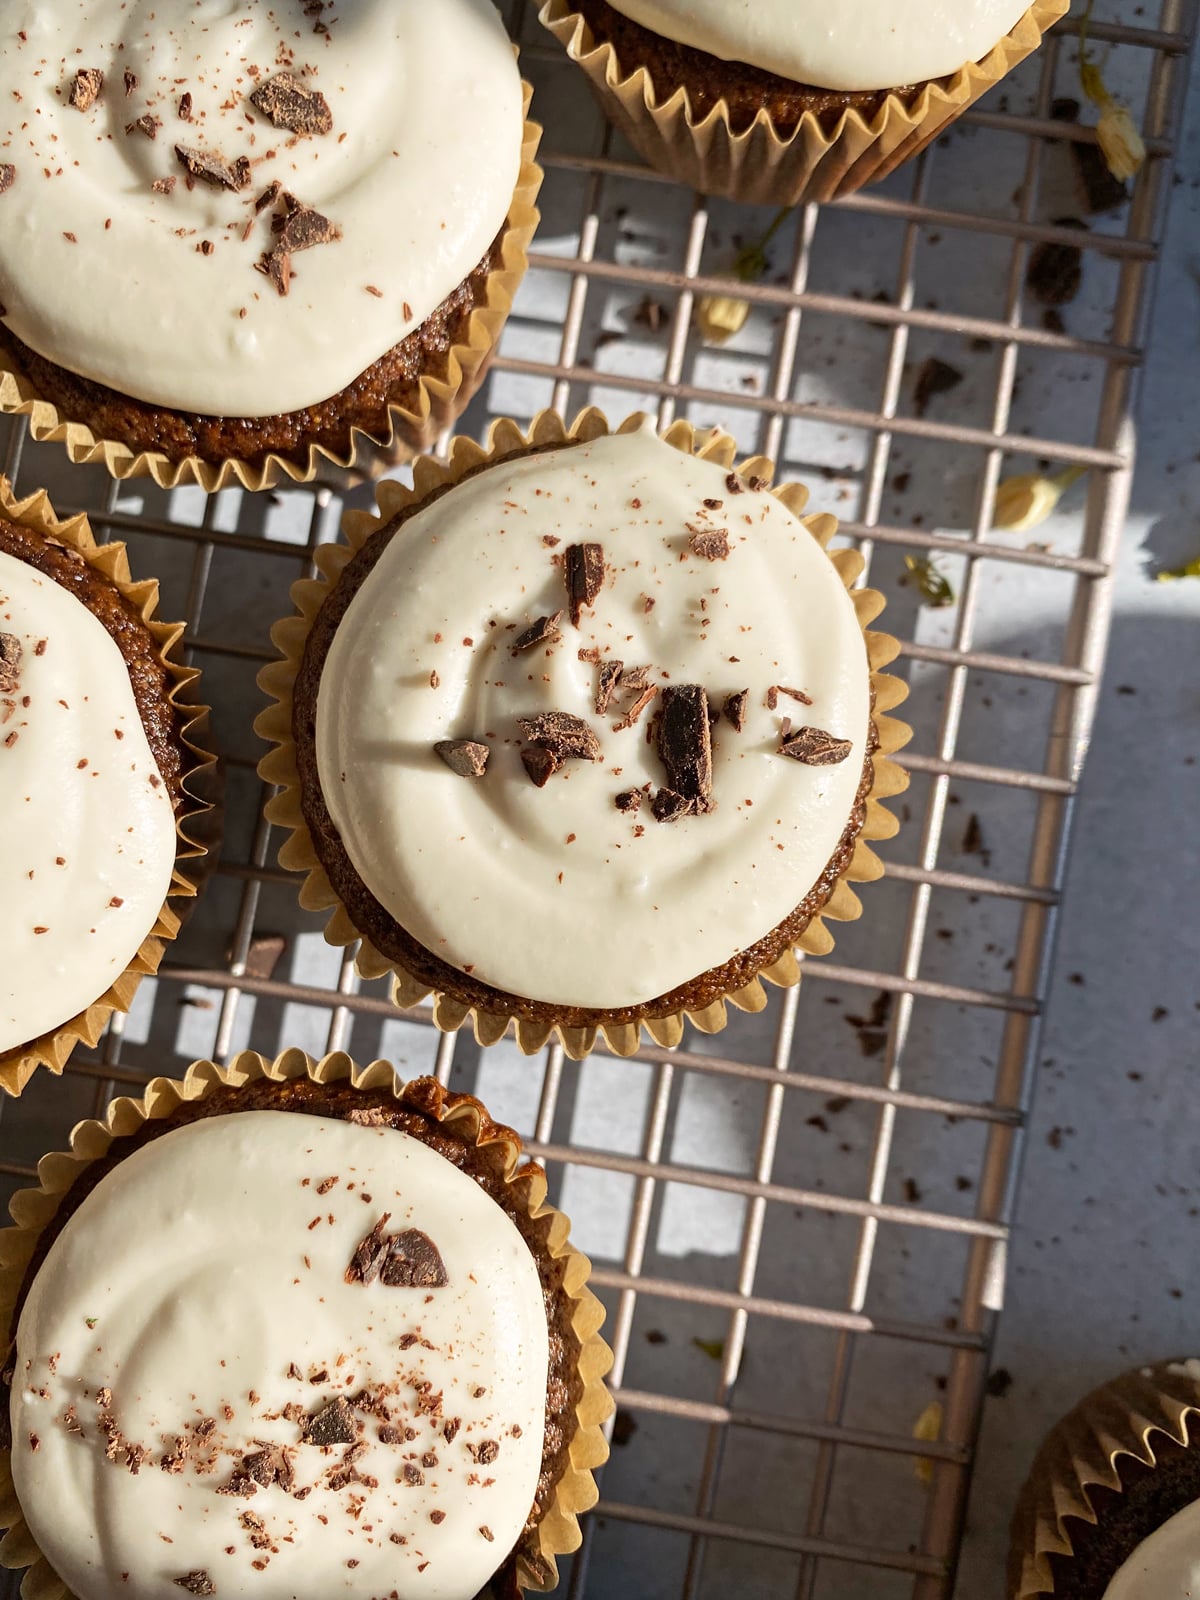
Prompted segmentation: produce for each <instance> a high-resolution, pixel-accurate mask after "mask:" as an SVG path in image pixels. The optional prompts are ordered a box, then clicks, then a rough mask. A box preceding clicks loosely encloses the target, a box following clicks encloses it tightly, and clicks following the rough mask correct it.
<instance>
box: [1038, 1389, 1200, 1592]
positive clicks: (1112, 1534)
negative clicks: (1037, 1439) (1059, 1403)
mask: <svg viewBox="0 0 1200 1600" xmlns="http://www.w3.org/2000/svg"><path fill="white" fill-rule="evenodd" d="M1008 1580H1009V1581H1008V1593H1009V1597H1010V1600H1042V1597H1048V1596H1054V1600H1191V1597H1192V1596H1195V1595H1198V1594H1200V1361H1198V1360H1195V1359H1189V1360H1180V1361H1165V1362H1160V1363H1158V1364H1156V1365H1154V1366H1149V1367H1140V1368H1137V1369H1135V1370H1134V1371H1132V1372H1126V1373H1123V1374H1122V1375H1121V1376H1120V1377H1119V1378H1115V1379H1113V1380H1112V1381H1111V1382H1110V1383H1106V1384H1102V1385H1101V1386H1100V1388H1098V1389H1095V1390H1093V1391H1092V1393H1091V1394H1089V1395H1088V1396H1087V1397H1086V1398H1085V1399H1083V1400H1081V1401H1080V1403H1079V1405H1078V1406H1076V1407H1075V1409H1074V1410H1073V1411H1071V1412H1070V1413H1069V1414H1068V1415H1067V1416H1065V1417H1064V1418H1063V1419H1062V1421H1061V1422H1059V1423H1057V1424H1056V1426H1055V1427H1054V1428H1053V1429H1052V1430H1051V1431H1050V1433H1049V1435H1048V1436H1047V1438H1046V1440H1045V1441H1044V1443H1043V1444H1042V1447H1041V1449H1040V1450H1039V1451H1038V1455H1037V1459H1036V1460H1035V1462H1034V1464H1033V1469H1032V1471H1031V1473H1030V1476H1029V1481H1028V1482H1027V1483H1026V1485H1025V1487H1024V1489H1023V1490H1022V1492H1021V1498H1020V1500H1019V1502H1018V1505H1017V1511H1016V1515H1015V1517H1014V1518H1013V1530H1012V1546H1011V1550H1010V1554H1009V1564H1008Z"/></svg>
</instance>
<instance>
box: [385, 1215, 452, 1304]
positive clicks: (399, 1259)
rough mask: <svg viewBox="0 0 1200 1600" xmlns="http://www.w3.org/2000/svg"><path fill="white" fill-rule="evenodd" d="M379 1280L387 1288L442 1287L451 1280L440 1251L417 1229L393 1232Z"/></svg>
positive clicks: (427, 1236) (425, 1234) (426, 1235)
mask: <svg viewBox="0 0 1200 1600" xmlns="http://www.w3.org/2000/svg"><path fill="white" fill-rule="evenodd" d="M380 1279H381V1281H382V1282H383V1283H385V1284H387V1286H388V1288H389V1289H444V1288H445V1286H446V1284H447V1283H449V1281H450V1280H449V1278H448V1277H447V1276H446V1263H445V1262H444V1261H443V1260H442V1257H441V1252H440V1251H439V1250H438V1247H437V1245H435V1244H434V1242H433V1240H432V1239H431V1238H430V1237H429V1235H428V1234H427V1233H422V1232H421V1230H420V1228H405V1230H404V1232H403V1233H397V1234H393V1236H392V1237H391V1239H390V1240H389V1241H388V1256H387V1260H386V1261H385V1262H384V1263H383V1270H382V1271H381V1273H380Z"/></svg>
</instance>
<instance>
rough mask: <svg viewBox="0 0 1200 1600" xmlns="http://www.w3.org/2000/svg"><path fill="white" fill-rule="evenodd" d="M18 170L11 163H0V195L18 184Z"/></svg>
mask: <svg viewBox="0 0 1200 1600" xmlns="http://www.w3.org/2000/svg"><path fill="white" fill-rule="evenodd" d="M16 178H17V169H16V167H14V166H13V164H12V162H11V161H0V194H4V193H5V191H6V190H8V189H11V188H12V186H13V184H14V183H15V182H16Z"/></svg>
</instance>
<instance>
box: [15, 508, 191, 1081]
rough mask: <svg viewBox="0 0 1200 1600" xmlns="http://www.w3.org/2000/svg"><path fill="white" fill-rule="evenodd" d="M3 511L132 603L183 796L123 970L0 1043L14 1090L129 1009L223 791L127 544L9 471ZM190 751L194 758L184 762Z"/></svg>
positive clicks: (178, 630) (173, 643) (152, 964)
mask: <svg viewBox="0 0 1200 1600" xmlns="http://www.w3.org/2000/svg"><path fill="white" fill-rule="evenodd" d="M0 515H2V516H3V517H5V518H6V519H7V520H8V521H9V522H15V523H17V524H19V525H20V526H21V527H23V528H33V529H35V530H36V531H37V532H38V533H42V534H46V535H47V536H48V537H49V538H52V539H57V540H58V542H59V543H60V544H63V545H67V546H69V547H70V548H71V549H72V550H77V551H78V552H79V554H80V555H81V556H82V557H83V558H84V560H85V561H86V562H87V563H88V565H89V566H90V567H94V568H95V569H96V571H97V572H99V573H102V574H103V576H104V577H105V578H107V579H108V580H109V582H110V583H112V584H113V586H114V587H115V588H116V589H117V590H118V591H119V593H120V594H122V595H123V596H124V597H125V599H126V600H128V601H129V602H130V603H131V604H132V605H133V607H134V609H135V610H136V611H137V613H138V615H139V616H140V617H141V619H142V621H143V623H144V624H145V625H146V628H147V630H148V631H149V633H150V636H151V638H152V639H153V640H154V643H155V645H156V646H157V649H158V654H159V659H160V660H161V661H162V663H163V664H164V666H165V667H166V668H167V671H168V672H169V674H170V677H171V682H172V688H171V691H170V694H169V696H168V698H169V700H170V703H171V705H172V706H174V708H175V710H176V712H177V713H178V715H179V724H178V731H179V737H180V741H181V743H182V745H183V748H184V752H185V766H184V769H183V773H182V779H181V781H182V786H183V804H182V806H181V807H180V808H179V810H177V812H176V814H175V835H176V846H175V870H174V871H173V873H172V874H171V887H170V888H169V889H168V891H167V896H168V898H167V902H166V904H165V905H164V906H163V908H162V910H161V911H160V912H159V914H158V919H157V921H156V922H155V924H154V926H153V927H152V928H151V929H150V930H149V931H148V932H147V934H146V937H145V939H143V941H142V943H141V946H140V948H139V949H138V952H137V954H136V955H135V956H134V958H133V960H132V961H131V962H130V963H129V965H128V966H127V967H126V968H125V971H124V972H123V973H122V974H121V975H120V977H119V978H118V979H117V980H116V982H115V983H114V984H113V985H112V986H111V988H109V989H107V990H106V991H105V993H104V994H102V995H100V996H99V998H98V999H97V1000H95V1001H94V1002H93V1003H92V1005H90V1006H89V1007H88V1009H87V1010H86V1011H83V1012H80V1014H79V1015H78V1016H77V1017H72V1018H71V1019H70V1020H69V1021H65V1022H64V1023H63V1024H62V1026H61V1027H59V1028H58V1029H56V1030H55V1031H54V1032H53V1033H46V1034H43V1035H42V1036H41V1038H39V1039H34V1040H33V1041H32V1043H29V1044H25V1045H22V1046H15V1047H14V1048H13V1049H11V1050H0V1090H3V1091H4V1092H5V1093H7V1094H11V1095H19V1094H20V1093H21V1091H22V1089H24V1087H25V1085H26V1084H27V1083H28V1082H29V1079H30V1077H31V1076H32V1074H33V1073H34V1071H35V1070H36V1069H37V1068H38V1067H48V1068H49V1069H50V1071H51V1072H54V1073H61V1072H62V1070H63V1067H64V1066H65V1065H66V1062H67V1057H68V1056H69V1055H70V1054H71V1051H72V1050H73V1049H74V1048H75V1046H76V1045H77V1044H84V1045H88V1046H91V1045H94V1044H95V1043H96V1041H97V1040H98V1039H99V1037H100V1035H101V1033H102V1032H103V1031H104V1027H105V1024H106V1023H107V1022H108V1019H109V1017H110V1016H111V1015H112V1014H113V1012H114V1011H128V1010H129V1007H130V1004H131V1002H132V1000H133V996H134V993H135V992H136V990H137V986H138V984H139V983H140V982H141V980H142V978H143V977H144V976H145V975H146V974H147V973H151V972H157V970H158V966H159V963H160V962H161V960H162V958H163V952H164V950H165V949H166V946H167V945H168V944H169V943H170V941H171V940H172V939H174V938H175V936H176V934H177V933H178V932H179V927H180V921H181V910H179V909H176V908H175V907H173V906H172V905H171V901H172V900H189V901H190V900H193V899H194V898H195V897H196V895H197V894H198V893H199V892H200V889H201V887H202V885H203V881H204V876H205V871H206V865H207V861H208V859H209V857H210V856H211V855H213V854H215V850H216V847H217V845H218V842H219V837H220V819H219V814H218V809H217V807H218V801H219V799H220V792H221V791H220V785H219V780H218V775H217V758H216V756H215V755H214V754H212V752H211V750H210V749H209V747H208V746H209V738H210V735H209V727H208V707H207V706H205V705H201V704H199V702H198V701H197V699H196V686H197V683H198V681H199V678H200V673H199V672H198V671H197V670H196V669H195V668H194V667H189V666H185V665H184V663H183V660H182V655H183V652H182V648H181V645H182V640H183V633H184V624H183V623H182V622H161V621H159V620H158V619H157V618H156V617H155V612H156V611H157V610H158V580H157V579H156V578H144V579H142V580H141V581H140V582H135V581H134V579H133V577H132V576H131V574H130V571H129V562H128V560H127V558H126V555H125V546H124V545H123V544H117V543H112V544H97V543H96V541H95V539H94V538H93V536H92V530H91V527H90V525H89V523H88V519H87V517H86V516H84V515H83V514H82V513H81V514H80V515H79V516H76V517H71V518H69V519H68V520H67V521H66V522H60V521H59V519H58V518H57V517H56V516H55V514H54V508H53V506H52V505H51V504H50V498H49V496H48V495H47V494H46V491H45V490H44V489H39V490H37V491H36V492H35V493H34V494H31V495H30V496H29V497H28V498H27V499H25V500H14V499H13V497H12V490H11V486H10V484H9V482H8V480H7V478H4V477H0ZM189 755H190V758H191V759H190V762H187V761H186V757H187V756H189Z"/></svg>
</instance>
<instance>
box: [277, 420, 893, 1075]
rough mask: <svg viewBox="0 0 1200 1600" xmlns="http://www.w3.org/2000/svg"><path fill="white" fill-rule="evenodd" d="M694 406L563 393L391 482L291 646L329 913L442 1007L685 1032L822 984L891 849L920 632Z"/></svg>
mask: <svg viewBox="0 0 1200 1600" xmlns="http://www.w3.org/2000/svg"><path fill="white" fill-rule="evenodd" d="M733 456H734V445H733V441H732V440H731V439H729V438H728V437H727V436H724V435H721V434H719V433H713V434H706V435H703V436H697V435H695V434H694V433H693V430H692V429H691V428H690V426H688V425H686V424H676V425H675V426H674V427H673V428H672V429H671V430H670V431H669V432H668V434H667V435H666V437H665V438H662V439H660V438H659V437H658V436H657V435H656V434H655V433H654V431H653V429H652V427H651V426H650V424H649V423H648V422H647V421H646V419H644V418H641V417H632V418H630V419H629V420H628V421H627V422H625V423H624V424H622V426H621V428H620V429H619V431H618V432H617V433H616V434H611V435H610V434H609V431H608V427H607V424H606V423H605V422H604V419H603V418H602V417H601V416H600V415H599V414H598V413H597V412H594V411H592V412H585V413H584V414H583V415H582V416H581V418H580V419H579V420H578V421H577V423H576V425H575V426H574V428H572V429H571V430H570V431H569V432H568V430H567V429H566V428H565V427H564V425H563V423H562V422H561V421H560V419H558V418H557V417H556V416H555V415H554V414H553V413H550V412H547V413H543V414H542V416H541V417H539V418H538V419H537V420H536V421H535V423H534V425H533V429H532V432H531V433H530V435H529V436H526V435H524V434H522V433H521V432H520V430H519V429H518V428H517V427H516V425H515V424H513V423H501V424H498V425H497V426H496V427H495V428H494V429H493V431H492V436H491V441H490V448H489V449H488V450H487V451H482V450H481V449H480V448H479V446H478V445H475V444H473V443H471V442H470V441H468V440H462V439H460V440H457V441H456V442H455V445H454V448H453V450H452V453H451V457H450V465H449V467H448V468H444V467H439V466H438V465H436V464H435V463H433V462H432V461H427V460H425V461H421V462H419V463H418V465H417V470H416V477H415V488H414V489H413V490H411V491H410V490H405V489H402V488H400V487H399V486H397V485H395V484H389V485H381V486H380V496H379V498H380V516H379V518H378V519H374V518H371V517H368V516H366V515H365V514H363V513H358V514H351V515H350V516H348V518H347V521H346V533H347V537H348V540H349V544H348V545H347V546H339V547H336V548H334V547H330V546H327V547H325V548H324V549H323V550H322V551H320V552H319V554H318V560H319V562H320V563H321V566H322V576H321V578H320V579H318V580H311V581H307V582H303V583H301V584H299V585H297V586H296V587H295V588H294V589H293V591H292V597H293V601H294V602H295V604H296V605H297V607H298V610H299V616H297V617H294V618H292V619H290V620H288V621H287V622H285V623H283V624H281V625H280V626H279V627H277V629H276V630H275V632H274V635H273V637H274V639H275V642H276V645H277V647H278V648H279V649H280V650H281V652H282V653H283V655H284V658H285V659H284V660H283V661H281V662H280V663H278V664H276V665H272V666H269V667H267V668H265V669H264V671H263V674H262V675H261V677H260V682H261V683H262V685H263V687H264V689H265V690H266V691H267V692H268V693H269V694H270V695H272V696H273V697H274V699H275V700H276V705H275V706H274V707H273V708H272V709H271V710H270V711H269V712H267V713H265V714H264V715H263V717H261V718H260V719H259V723H258V727H259V731H260V732H261V733H262V734H263V735H264V737H266V738H267V739H269V740H271V741H273V742H274V743H276V744H277V745H278V746H279V748H278V750H276V751H275V752H274V753H273V754H272V755H270V756H268V757H267V758H266V759H265V760H264V761H263V763H262V764H261V767H260V770H261V772H262V773H263V775H264V777H266V778H267V779H268V781H271V782H274V783H278V784H279V785H281V786H282V793H281V794H280V795H279V797H278V798H277V799H275V800H274V801H273V802H272V806H271V809H270V811H269V813H268V814H269V815H270V817H271V818H272V820H273V821H275V822H278V823H280V824H281V825H283V826H284V827H286V828H287V829H289V830H290V833H291V838H290V839H289V840H288V841H287V842H286V843H285V846H284V848H283V850H282V852H281V855H280V860H281V861H282V862H283V864H284V865H285V866H288V867H292V868H295V869H300V870H303V871H305V872H306V873H307V881H306V882H305V885H304V888H303V890H302V901H303V903H304V905H305V906H307V907H309V908H310V909H332V910H333V912H334V915H333V918H332V920H331V922H330V924H329V926H328V929H327V934H326V936H327V938H329V939H330V940H331V941H332V942H334V943H338V944H347V943H349V942H351V941H352V940H355V939H360V938H361V939H362V940H363V941H364V942H363V946H362V950H361V952H360V955H359V963H360V968H361V970H362V971H363V972H364V974H366V975H371V976H378V975H379V974H381V973H383V972H387V971H391V972H392V973H393V974H394V975H395V978H396V984H395V994H396V998H397V1000H398V1002H399V1003H400V1004H402V1005H411V1004H413V1003H415V1002H416V1001H417V1000H419V999H422V998H424V997H425V996H427V995H430V994H432V995H434V996H435V997H436V1009H435V1017H436V1020H437V1021H438V1023H439V1024H440V1025H441V1026H442V1027H446V1028H453V1027H457V1026H459V1025H460V1024H461V1023H462V1022H463V1021H464V1020H465V1018H466V1017H467V1016H468V1014H471V1015H473V1016H474V1019H475V1028H476V1032H477V1035H478V1036H479V1038H480V1039H481V1040H484V1041H487V1042H490V1041H492V1040H493V1039H495V1038H498V1037H499V1036H500V1035H501V1034H503V1033H504V1031H505V1029H506V1027H507V1025H508V1023H509V1022H510V1021H515V1022H516V1023H517V1025H518V1027H517V1033H518V1038H519V1040H520V1042H521V1044H522V1047H523V1048H525V1049H527V1050H534V1049H538V1048H540V1047H541V1045H542V1044H544V1043H545V1041H546V1040H547V1038H549V1037H550V1035H551V1033H552V1032H554V1031H555V1030H557V1032H558V1033H559V1034H560V1036H561V1037H562V1039H563V1042H564V1044H565V1045H566V1047H567V1049H568V1050H569V1051H571V1052H572V1053H573V1054H581V1053H584V1052H586V1051H587V1050H588V1049H590V1048H591V1046H592V1044H593V1043H594V1041H595V1038H596V1034H597V1031H598V1030H603V1032H604V1033H605V1035H606V1036H607V1039H608V1042H609V1044H610V1046H611V1047H612V1048H614V1049H616V1050H620V1051H623V1052H626V1053H628V1052H631V1051H632V1050H634V1049H636V1047H637V1044H638V1038H639V1032H640V1028H641V1027H642V1025H643V1024H644V1025H645V1026H646V1027H647V1029H648V1030H649V1032H650V1033H651V1036H652V1037H653V1038H655V1039H656V1040H658V1041H659V1042H660V1043H662V1042H666V1043H677V1042H678V1040H679V1038H680V1036H681V1033H682V1022H683V1017H684V1016H685V1015H688V1016H690V1017H691V1018H692V1019H693V1020H694V1021H695V1022H696V1023H697V1025H698V1026H700V1027H702V1028H705V1029H707V1030H708V1031H715V1030H716V1029H717V1028H720V1027H721V1026H723V1025H724V1022H725V1001H726V1000H727V999H728V1000H730V1001H732V1003H733V1004H734V1005H736V1006H740V1007H742V1008H744V1009H749V1010H760V1009H761V1008H762V1006H763V1005H764V1004H765V995H764V992H763V989H762V985H761V982H760V979H761V978H766V979H768V980H769V981H772V982H775V983H792V982H795V981H796V979H797V977H798V973H799V969H798V966H797V962H796V959H795V955H794V953H793V951H794V948H795V947H797V946H799V947H801V948H802V949H804V950H808V951H821V950H826V949H828V948H829V947H830V946H831V944H832V940H831V939H830V938H829V936H828V934H827V932H826V931H825V929H824V927H823V924H822V921H821V918H822V916H831V917H835V918H836V917H848V916H854V915H857V914H858V911H859V909H860V908H859V904H858V901H857V899H856V898H855V896H854V895H853V893H852V892H851V891H850V890H849V888H848V887H847V882H846V881H847V880H848V879H855V878H860V879H862V878H871V877H876V876H878V874H879V873H880V872H881V871H882V867H881V865H880V863H879V861H878V859H877V857H876V856H875V855H874V853H873V851H872V850H871V849H870V847H869V845H868V844H867V843H866V841H867V840H868V839H876V838H881V837H884V836H887V835H890V834H891V833H892V832H893V831H894V822H893V820H892V818H891V817H890V816H889V815H888V814H887V813H886V812H884V811H882V809H881V807H880V805H879V800H880V798H881V797H883V796H885V795H888V794H894V793H896V792H898V790H899V789H901V788H903V786H904V777H903V774H902V773H901V772H900V770H899V769H898V768H897V767H896V766H895V765H894V764H893V763H892V762H891V761H890V760H889V759H888V753H889V752H892V751H894V750H895V749H896V748H897V747H898V745H899V744H900V743H902V742H903V738H904V736H905V732H906V730H904V729H903V727H902V725H901V724H898V723H896V722H894V721H893V720H892V719H891V718H889V717H888V716H886V715H885V714H884V713H885V712H886V711H888V710H889V709H891V708H892V707H893V706H895V705H896V704H897V703H898V702H899V701H900V699H902V698H903V695H904V692H905V690H904V687H903V685H901V684H900V683H899V682H898V681H897V680H895V679H892V678H884V677H880V676H878V675H877V673H876V671H875V670H874V669H877V668H878V667H879V666H881V665H882V664H883V663H884V662H886V661H888V660H890V659H891V658H892V656H894V655H895V653H896V650H897V648H898V647H897V646H896V645H895V643H894V641H891V640H888V639H886V638H884V637H882V636H879V635H874V634H864V627H865V624H866V623H867V622H868V621H870V620H871V619H873V618H874V617H875V616H877V615H878V613H879V611H880V610H881V609H882V606H883V601H882V599H881V597H880V596H879V595H877V594H874V593H873V592H871V591H855V592H854V593H853V594H852V593H851V592H850V591H849V588H848V585H850V584H851V583H853V581H854V579H855V578H856V577H857V576H858V575H859V573H860V572H861V570H862V561H861V558H860V557H859V556H858V555H857V554H855V553H852V552H850V551H839V552H836V553H835V554H834V555H832V556H830V555H828V554H827V553H826V551H825V548H824V547H825V544H826V543H827V542H828V540H829V539H830V537H831V536H832V534H833V532H834V531H835V529H836V523H835V522H834V521H833V519H832V518H830V517H823V518H811V519H809V520H808V521H807V522H805V521H802V520H801V518H800V515H799V512H800V511H801V509H802V508H803V505H804V501H805V493H804V491H803V490H802V489H800V488H798V487H797V486H789V487H785V488H782V489H780V490H779V491H778V492H776V493H772V492H771V491H770V488H769V478H770V474H771V471H772V468H771V465H770V463H769V462H764V461H762V460H761V459H758V460H754V461H750V462H747V463H745V464H744V466H743V467H742V469H741V470H740V471H734V470H732V469H733Z"/></svg>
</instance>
